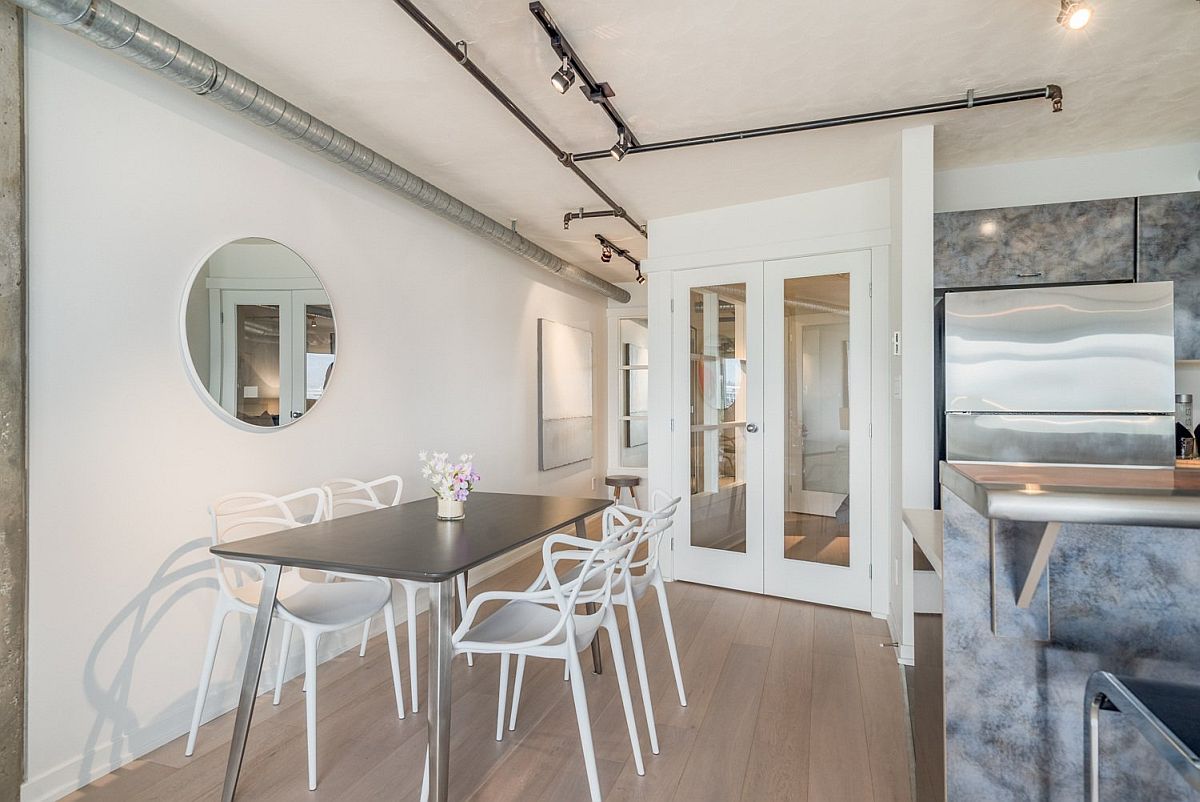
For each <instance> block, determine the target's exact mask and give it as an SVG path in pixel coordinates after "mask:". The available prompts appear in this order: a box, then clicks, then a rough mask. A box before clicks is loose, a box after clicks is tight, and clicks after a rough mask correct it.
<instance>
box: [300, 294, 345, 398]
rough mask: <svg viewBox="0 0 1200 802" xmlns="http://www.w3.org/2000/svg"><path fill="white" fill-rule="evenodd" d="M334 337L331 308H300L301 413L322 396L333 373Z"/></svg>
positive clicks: (316, 306)
mask: <svg viewBox="0 0 1200 802" xmlns="http://www.w3.org/2000/svg"><path fill="white" fill-rule="evenodd" d="M336 346H337V334H336V333H335V332H334V329H333V308H332V307H331V306H330V305H329V304H305V305H304V410H305V412H307V411H308V410H310V409H312V406H313V404H315V403H317V401H318V399H320V398H321V395H322V394H323V393H324V392H325V386H326V385H327V384H328V383H329V375H330V374H331V373H332V372H333V360H334V353H335V352H336V350H337V348H336Z"/></svg>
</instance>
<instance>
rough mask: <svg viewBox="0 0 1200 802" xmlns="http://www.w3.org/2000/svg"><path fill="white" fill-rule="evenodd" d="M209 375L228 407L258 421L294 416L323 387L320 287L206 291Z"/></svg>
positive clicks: (329, 344) (330, 343)
mask: <svg viewBox="0 0 1200 802" xmlns="http://www.w3.org/2000/svg"><path fill="white" fill-rule="evenodd" d="M211 292H214V293H218V294H219V304H214V307H215V308H218V309H220V318H219V321H218V323H219V325H218V326H214V327H212V341H211V343H210V352H211V359H212V363H211V370H210V382H211V383H212V385H213V388H214V389H218V390H219V392H214V393H213V395H214V396H216V397H217V398H219V399H220V401H221V406H222V407H224V408H225V409H226V410H227V411H228V412H229V414H231V415H233V416H234V417H236V418H238V419H239V420H243V421H246V422H250V423H255V424H256V425H260V426H279V425H281V424H286V423H288V422H289V421H291V420H294V419H296V418H299V417H300V416H302V415H303V414H304V413H305V412H307V411H308V410H309V409H311V408H312V406H313V404H315V403H316V402H317V399H319V398H320V397H321V394H322V393H324V391H325V385H326V383H327V382H328V380H329V374H330V372H331V371H332V369H333V362H334V358H335V353H336V341H335V336H336V335H335V332H334V327H333V312H332V308H331V307H330V305H329V298H328V296H327V295H326V294H325V291H324V290H211Z"/></svg>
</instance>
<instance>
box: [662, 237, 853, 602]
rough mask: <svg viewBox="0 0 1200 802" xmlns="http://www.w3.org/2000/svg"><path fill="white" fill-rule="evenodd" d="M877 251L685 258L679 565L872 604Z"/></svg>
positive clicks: (689, 573) (711, 577)
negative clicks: (715, 261)
mask: <svg viewBox="0 0 1200 802" xmlns="http://www.w3.org/2000/svg"><path fill="white" fill-rule="evenodd" d="M870 272H871V254H870V252H869V251H851V252H846V253H836V254H827V255H821V256H811V257H804V258H797V259H786V260H778V261H769V262H751V263H741V264H735V265H725V266H720V267H710V268H700V269H696V270H688V271H682V272H679V273H676V274H675V283H674V296H673V300H672V309H673V312H674V315H673V319H674V324H673V325H674V339H675V342H674V351H675V353H676V354H677V355H684V354H686V358H680V359H677V360H675V362H674V365H675V376H674V398H675V399H676V400H675V409H674V415H673V427H674V445H673V448H674V452H675V460H674V464H675V465H676V473H675V480H676V487H678V488H679V489H681V490H682V489H684V488H686V489H687V491H688V495H689V497H690V498H689V503H687V504H684V505H682V508H681V511H680V524H681V526H680V529H681V534H680V535H679V536H677V538H676V546H675V574H676V576H677V577H678V578H679V579H683V580H688V581H694V582H701V583H705V584H710V585H718V586H721V587H728V588H734V589H738V590H745V591H750V592H755V593H767V594H770V595H774V596H783V597H787V598H793V599H802V600H805V601H812V602H817V603H820V604H829V605H834V606H838V607H849V608H854V609H862V610H865V609H869V607H870V601H871V588H870V559H871V541H870V539H871V532H870V507H871V504H870V495H871V488H870V478H871V476H870V412H871V386H870V384H871V354H870V341H871V311H870V305H871V299H870Z"/></svg>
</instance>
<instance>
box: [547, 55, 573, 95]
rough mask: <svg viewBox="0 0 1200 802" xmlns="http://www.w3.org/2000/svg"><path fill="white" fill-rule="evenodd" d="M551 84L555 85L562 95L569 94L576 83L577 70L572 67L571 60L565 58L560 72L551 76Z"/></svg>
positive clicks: (559, 69)
mask: <svg viewBox="0 0 1200 802" xmlns="http://www.w3.org/2000/svg"><path fill="white" fill-rule="evenodd" d="M550 83H552V84H554V88H555V89H557V90H558V93H559V94H560V95H565V94H566V93H567V90H568V89H570V88H571V84H573V83H575V68H574V67H572V66H571V59H569V58H567V57H566V56H563V65H562V66H561V67H559V68H558V72H556V73H554V74H553V75H551V76H550Z"/></svg>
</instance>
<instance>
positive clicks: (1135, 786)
mask: <svg viewBox="0 0 1200 802" xmlns="http://www.w3.org/2000/svg"><path fill="white" fill-rule="evenodd" d="M941 481H942V486H943V493H942V508H943V513H944V522H945V529H944V533H943V613H944V615H943V622H942V623H943V641H944V642H943V650H944V651H943V669H944V674H945V690H944V701H945V744H946V752H945V758H946V797H947V799H948V800H952V802H968V801H970V802H974V800H982V799H986V800H991V801H993V802H1003V801H1004V800H1014V801H1015V800H1023V801H1024V800H1037V801H1039V802H1040V801H1042V800H1045V801H1047V802H1058V801H1059V800H1072V802H1075V800H1079V799H1082V798H1083V754H1084V727H1083V698H1084V687H1085V684H1086V682H1087V678H1088V675H1089V674H1091V672H1093V671H1095V670H1098V669H1104V670H1108V671H1112V672H1115V673H1118V674H1127V675H1133V676H1138V677H1148V678H1154V679H1162V680H1168V681H1176V682H1190V683H1194V684H1200V531H1197V530H1198V529H1200V472H1198V471H1194V470H1190V469H1187V468H1180V469H1171V468H1163V469H1140V468H1139V469H1125V468H1060V467H1042V466H1033V467H1031V466H1024V465H981V464H962V463H958V464H949V463H942V471H941ZM1106 715H1108V714H1106ZM1111 715H1112V718H1111V723H1106V725H1105V727H1103V728H1102V744H1101V754H1102V755H1103V757H1102V760H1101V778H1102V789H1103V791H1104V794H1103V798H1104V799H1119V800H1129V801H1131V802H1132V801H1133V800H1155V801H1156V802H1160V801H1167V802H1170V801H1171V800H1190V801H1191V802H1195V800H1197V799H1200V795H1197V794H1196V793H1195V792H1193V791H1192V790H1191V789H1190V788H1189V787H1188V786H1187V784H1186V783H1184V781H1183V780H1182V778H1180V777H1179V776H1178V775H1177V774H1176V773H1175V772H1174V771H1173V770H1172V769H1171V768H1170V767H1169V766H1167V765H1166V763H1165V762H1163V761H1162V759H1161V758H1159V757H1158V755H1157V754H1156V753H1155V752H1154V751H1153V750H1152V749H1151V748H1150V747H1149V746H1148V745H1147V744H1146V743H1145V742H1144V741H1143V739H1142V738H1141V736H1140V735H1139V734H1138V733H1137V732H1136V731H1135V730H1134V729H1133V727H1132V726H1130V725H1128V723H1127V722H1124V721H1121V720H1120V716H1119V715H1117V714H1111Z"/></svg>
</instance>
